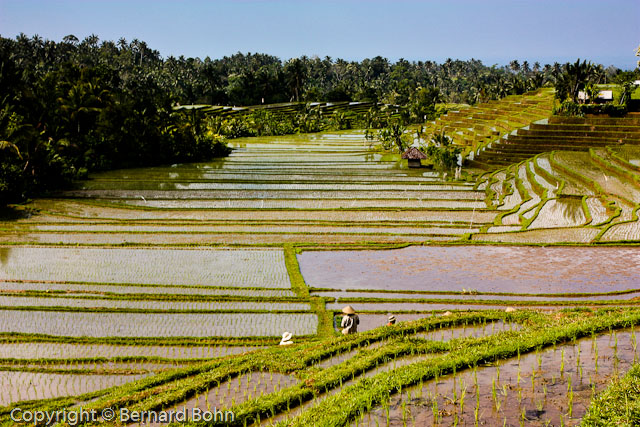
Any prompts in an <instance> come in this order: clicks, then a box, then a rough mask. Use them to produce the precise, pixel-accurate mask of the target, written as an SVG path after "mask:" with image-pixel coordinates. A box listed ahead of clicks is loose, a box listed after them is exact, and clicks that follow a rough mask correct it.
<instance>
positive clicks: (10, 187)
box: [0, 34, 615, 204]
mask: <svg viewBox="0 0 640 427" xmlns="http://www.w3.org/2000/svg"><path fill="white" fill-rule="evenodd" d="M563 67H565V66H562V65H560V64H557V63H556V64H553V65H549V64H546V65H544V66H542V65H540V64H539V63H537V62H536V63H534V64H529V63H528V62H527V61H524V62H523V63H522V64H520V63H519V62H518V61H515V60H514V61H512V62H511V63H510V64H508V65H505V66H496V65H493V66H486V65H484V64H482V62H481V61H479V60H475V59H471V60H468V61H460V60H452V59H447V60H446V61H445V62H443V63H442V64H438V63H436V62H433V61H407V60H404V59H400V60H398V61H396V62H394V63H392V62H390V61H389V60H388V59H386V58H382V57H380V56H377V57H375V58H370V59H364V60H362V61H346V60H343V59H333V58H330V57H325V58H318V57H307V56H302V57H300V58H293V59H290V60H287V61H282V60H280V59H279V58H277V57H275V56H272V55H268V54H262V53H247V54H243V53H237V54H235V55H231V56H226V57H224V58H221V59H211V58H209V57H207V58H205V59H200V58H185V57H183V56H180V57H177V58H176V57H174V56H169V57H167V58H163V57H162V56H161V55H160V53H159V52H158V51H157V50H154V49H152V48H150V47H149V46H148V45H147V44H146V43H145V42H144V41H140V40H135V39H134V40H132V41H127V40H125V39H123V38H122V39H120V40H118V41H100V40H99V38H98V37H97V36H95V35H92V36H89V37H86V38H85V39H83V40H79V39H78V38H77V37H75V36H73V35H69V36H66V37H64V38H63V39H62V41H60V42H55V41H51V40H44V39H42V38H41V37H39V36H37V35H36V36H33V37H28V36H26V35H24V34H20V35H19V36H17V37H16V38H15V39H10V38H4V37H0V204H2V203H1V202H2V201H4V202H6V201H8V200H17V199H20V198H21V197H24V196H25V195H28V194H37V193H38V192H43V191H48V190H52V189H56V188H60V187H61V186H63V185H65V183H67V182H69V181H70V180H72V179H75V178H78V177H82V176H84V175H86V173H87V172H88V171H92V170H105V169H112V168H121V167H132V166H145V165H153V164H162V163H175V162H179V161H197V160H204V159H207V158H211V157H213V156H219V155H225V154H226V153H227V152H228V149H227V148H226V145H225V144H224V143H223V142H222V138H220V137H219V136H218V135H217V134H216V133H217V132H215V130H216V129H214V130H213V131H212V130H211V129H209V131H206V130H207V126H203V124H202V120H203V118H202V115H199V114H190V113H189V112H188V111H183V110H179V111H176V110H175V109H174V108H173V107H174V106H176V105H179V104H181V105H186V104H201V103H204V104H213V105H232V106H233V105H257V104H272V103H280V102H290V101H299V102H315V101H370V102H380V103H384V104H392V105H400V106H404V107H405V108H406V110H407V111H409V112H410V116H411V117H412V120H413V121H414V122H415V121H420V120H424V118H425V117H431V116H432V114H433V112H434V111H435V109H434V107H435V103H442V102H445V103H469V104H474V103H477V102H484V101H488V100H491V99H499V98H502V97H504V96H507V95H511V94H521V93H524V92H526V91H528V90H532V89H536V88H538V87H541V86H543V85H546V84H554V83H555V81H556V79H557V77H558V76H559V75H560V74H562V72H563V70H564V69H563ZM596 68H597V70H598V72H600V73H601V74H602V75H603V76H604V77H605V78H606V76H607V75H608V74H611V73H614V74H615V70H613V71H612V70H610V69H607V70H604V69H603V68H602V66H597V67H596ZM303 119H304V121H303V125H299V124H298V123H297V122H296V123H295V125H292V126H290V128H291V129H292V130H291V131H304V130H305V129H307V127H309V129H311V130H318V129H320V128H321V126H316V125H315V124H314V123H316V121H315V119H314V118H313V117H303ZM253 120H254V121H255V117H254V118H253ZM262 122H264V120H262V121H261V123H262ZM272 127H275V125H274V126H272ZM219 128H220V129H222V126H219ZM316 128H317V129H316ZM287 132H288V131H287Z"/></svg>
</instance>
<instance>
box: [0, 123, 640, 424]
mask: <svg viewBox="0 0 640 427" xmlns="http://www.w3.org/2000/svg"><path fill="white" fill-rule="evenodd" d="M232 145H233V146H234V151H233V153H232V154H231V155H230V156H229V157H228V158H225V159H220V160H215V161H212V162H209V163H200V164H184V165H182V164H178V165H170V166H166V167H155V168H146V169H130V170H120V171H112V172H106V173H101V174H96V175H94V176H92V177H91V179H89V180H88V181H84V182H80V183H78V185H77V188H74V189H72V190H69V191H65V192H62V193H59V194H57V195H55V197H54V196H52V197H49V198H46V199H36V200H33V201H30V202H29V203H26V204H24V205H21V206H17V207H15V209H16V214H15V215H13V216H12V217H11V218H10V219H7V220H4V221H2V223H0V226H1V227H0V387H1V388H2V390H3V393H2V398H1V399H0V405H4V406H2V407H0V425H12V422H11V421H10V419H9V413H10V411H11V410H12V409H13V408H15V407H21V408H33V409H35V408H40V409H47V410H62V409H68V410H79V408H85V409H96V410H102V409H104V408H107V407H109V408H115V409H117V408H124V407H126V408H128V409H130V410H140V411H143V410H156V411H158V410H163V409H172V408H173V409H179V408H189V409H193V408H200V409H203V410H206V409H212V408H216V409H220V410H230V411H232V412H233V413H234V417H235V418H234V423H235V424H236V425H270V424H276V423H282V424H279V425H324V426H333V425H370V426H373V425H375V426H379V425H403V426H404V425H420V426H422V425H431V424H435V425H454V424H460V425H476V424H484V425H503V424H505V425H575V424H578V423H579V422H580V419H581V417H583V416H584V414H585V413H586V411H587V408H588V407H589V404H590V401H591V399H592V397H593V396H594V395H597V394H598V393H600V392H602V390H604V389H605V388H606V387H607V386H608V385H609V382H610V381H611V380H612V379H613V378H615V377H616V376H618V375H623V374H624V373H625V372H626V371H628V370H629V368H630V367H631V366H632V365H633V364H634V363H635V362H636V359H637V357H638V355H637V351H636V342H637V333H638V332H637V327H636V325H638V324H640V310H639V309H638V299H637V298H638V296H640V281H639V279H638V272H639V271H640V255H639V252H638V249H637V248H636V247H635V246H632V245H626V246H623V244H628V243H633V242H634V241H636V240H639V239H640V236H639V235H638V233H639V232H640V227H638V226H637V222H638V217H637V209H638V206H637V204H638V203H639V202H640V197H638V195H639V194H640V188H638V187H637V183H636V181H635V179H634V178H632V176H635V175H628V174H626V172H624V173H623V172H620V170H618V169H623V168H628V169H629V171H632V170H633V168H631V167H630V166H628V165H633V164H634V163H633V161H635V159H636V157H637V153H638V152H637V150H634V149H633V147H627V146H625V148H620V147H619V148H618V149H617V151H612V150H607V149H606V148H603V149H601V150H602V151H598V152H592V153H585V152H580V153H575V155H573V154H571V153H569V154H567V152H564V151H556V152H553V153H545V154H539V155H536V156H535V157H531V158H529V159H527V160H521V161H519V163H516V164H512V165H508V166H496V167H495V168H494V169H492V170H490V171H488V172H487V171H483V170H478V169H470V170H469V171H468V173H465V174H463V177H462V178H461V179H459V180H453V179H452V178H451V177H449V176H447V177H445V176H443V175H441V174H439V173H436V172H433V171H431V170H429V169H426V168H423V169H408V168H407V167H406V163H403V162H402V161H401V160H400V158H399V155H395V154H387V153H382V152H379V151H376V149H375V146H374V147H371V146H370V145H369V142H368V141H366V140H365V138H364V133H363V132H360V131H345V132H336V133H324V134H310V135H296V136H287V137H269V138H266V137H264V138H251V139H237V140H233V141H232ZM614 155H616V156H617V157H616V158H615V159H614V158H613V156H614ZM597 159H599V160H597ZM596 160H597V161H596ZM607 161H610V162H615V164H616V167H617V168H618V169H615V168H607V166H606V162H607ZM624 162H627V163H626V164H625V163H624ZM612 170H614V172H612ZM625 170H626V169H625ZM615 171H617V172H615ZM629 173H633V174H635V172H629ZM639 182H640V181H639ZM598 186H599V187H598ZM596 187H597V188H599V189H600V190H598V191H595V190H594V188H596ZM612 243H615V244H617V246H610V244H612ZM514 244H515V245H514ZM605 244H606V245H605ZM345 305H351V306H353V307H354V308H355V309H356V310H357V312H358V314H359V316H360V329H359V333H358V334H355V335H351V336H342V335H341V334H339V333H338V332H337V328H336V326H337V325H338V324H339V322H340V319H341V316H342V314H341V309H342V307H344V306H345ZM508 307H509V310H508V311H505V310H506V309H507V308H508ZM390 314H394V315H395V316H396V318H397V319H398V323H397V324H396V325H394V326H391V327H385V326H384V325H385V324H386V321H387V317H388V316H389V315H390ZM285 331H289V332H291V333H292V334H293V343H294V344H293V345H290V346H286V347H282V346H278V342H279V341H280V337H281V335H282V333H283V332H285ZM1 423H4V424H1ZM147 425H148V424H147ZM158 425H162V424H158ZM194 425H197V423H194Z"/></svg>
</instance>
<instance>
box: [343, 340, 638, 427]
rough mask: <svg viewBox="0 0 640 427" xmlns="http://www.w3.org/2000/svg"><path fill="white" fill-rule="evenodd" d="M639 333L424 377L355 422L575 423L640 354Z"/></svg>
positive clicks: (402, 423) (360, 424) (423, 423)
mask: <svg viewBox="0 0 640 427" xmlns="http://www.w3.org/2000/svg"><path fill="white" fill-rule="evenodd" d="M639 336H640V334H638V333H637V332H636V333H635V334H632V333H630V332H629V331H619V332H617V333H612V334H605V335H600V336H598V337H597V338H595V339H594V338H585V339H582V340H579V341H577V343H576V344H575V345H574V344H572V343H569V344H566V345H562V346H557V347H555V348H549V349H547V350H543V351H540V352H538V353H531V354H527V355H523V356H521V357H520V358H519V359H518V358H513V359H509V360H506V361H501V362H500V363H498V364H497V365H495V366H487V367H479V368H477V370H475V371H474V370H465V371H464V372H462V373H459V374H457V375H448V376H445V377H442V378H439V379H438V380H437V381H435V380H432V381H428V382H425V383H423V384H422V385H419V386H416V387H412V388H409V389H407V390H405V391H403V392H402V394H401V395H395V396H393V397H392V398H391V401H390V402H389V405H381V406H378V407H376V408H374V409H373V410H371V411H370V412H368V413H367V414H364V415H363V416H362V417H361V418H359V419H358V420H357V421H354V423H353V424H352V425H358V426H378V425H391V426H399V425H408V426H414V425H415V426H426V425H442V426H446V425H454V424H458V425H475V423H476V417H477V421H478V424H479V425H509V426H511V425H556V426H557V425H567V426H568V425H577V424H579V422H580V418H581V417H582V416H583V415H584V414H585V413H586V409H587V407H588V406H589V403H590V400H591V398H592V396H593V394H595V393H599V392H600V391H602V390H603V389H604V388H605V387H606V386H607V385H608V382H609V381H610V380H611V378H612V377H615V376H619V375H624V373H625V372H626V371H627V370H628V369H629V368H630V367H631V364H633V363H634V362H636V361H637V360H638V353H637V351H636V348H635V346H636V343H637V339H638V337H639Z"/></svg>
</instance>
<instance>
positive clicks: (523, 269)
mask: <svg viewBox="0 0 640 427" xmlns="http://www.w3.org/2000/svg"><path fill="white" fill-rule="evenodd" d="M298 260H299V262H300V269H301V271H302V274H303V276H304V277H305V280H306V282H307V284H308V285H309V286H312V287H322V288H334V289H338V290H343V289H406V290H423V291H429V290H431V291H462V290H463V289H467V290H469V289H475V290H477V291H480V292H514V293H565V292H585V293H589V292H611V291H618V290H626V289H634V288H638V285H639V284H640V279H639V278H638V271H640V250H638V249H637V248H613V247H598V248H594V247H548V248H544V247H511V246H500V247H495V246H452V247H429V246H420V247H409V248H404V249H399V250H394V251H335V252H334V251H331V252H328V251H327V252H304V253H303V254H301V255H298Z"/></svg>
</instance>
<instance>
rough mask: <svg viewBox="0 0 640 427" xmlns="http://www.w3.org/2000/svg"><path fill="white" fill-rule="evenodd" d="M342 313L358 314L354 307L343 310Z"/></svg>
mask: <svg viewBox="0 0 640 427" xmlns="http://www.w3.org/2000/svg"><path fill="white" fill-rule="evenodd" d="M342 312H343V313H344V314H356V311H355V310H354V309H353V307H351V306H350V305H348V306H346V307H345V308H343V309H342Z"/></svg>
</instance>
